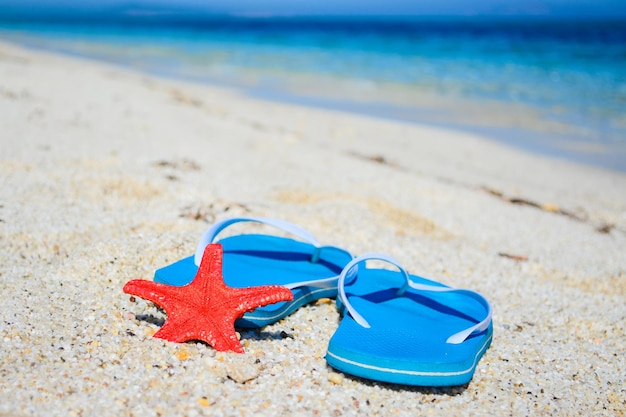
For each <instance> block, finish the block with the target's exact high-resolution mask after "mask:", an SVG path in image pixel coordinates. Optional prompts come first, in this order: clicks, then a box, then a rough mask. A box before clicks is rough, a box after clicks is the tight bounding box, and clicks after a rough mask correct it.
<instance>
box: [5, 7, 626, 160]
mask: <svg viewBox="0 0 626 417" xmlns="http://www.w3.org/2000/svg"><path fill="white" fill-rule="evenodd" d="M0 38H1V39H4V40H8V41H12V42H16V43H19V44H22V45H26V46H29V47H34V48H43V49H48V50H53V51H57V52H61V53H67V54H74V55H79V56H86V57H90V58H95V59H101V60H105V61H109V62H113V63H116V64H120V65H124V66H129V67H132V68H136V69H139V70H141V71H146V72H150V73H154V74H159V75H165V76H170V77H178V78H185V79H191V80H195V81H200V82H208V83H218V84H226V85H229V86H234V87H237V88H241V89H243V90H245V91H246V92H248V93H249V94H252V95H256V96H261V97H264V98H270V99H276V100H287V101H293V102H296V103H301V104H306V105H315V106H323V107H330V108H338V109H342V110H347V111H355V112H360V113H367V114H371V115H376V116H379V117H387V118H394V119H400V120H405V121H412V122H420V123H430V124H434V125H442V126H447V127H453V128H457V129H463V130H469V131H474V132H480V133H483V134H486V135H487V136H490V137H492V138H494V139H495V140H499V141H503V142H506V143H507V144H510V145H513V146H518V147H521V148H523V149H526V150H530V151H532V152H539V153H544V154H549V155H553V156H557V157H561V158H567V159H572V160H576V161H581V162H585V163H589V164H594V165H598V166H602V167H605V168H611V169H617V170H621V171H626V22H625V21H621V22H620V21H615V22H607V21H587V22H581V21H575V22H573V21H511V20H509V21H499V22H493V21H488V20H480V21H476V20H474V21H461V20H457V21H446V20H436V21H435V20H418V21H411V20H401V21H385V20H375V21H372V20H370V21H357V20H345V19H344V20H341V19H326V20H319V19H318V20H302V19H300V20H295V19H291V20H290V19H281V20H267V19H265V20H258V19H257V20H237V19H226V20H217V19H213V20H212V19H197V20H186V21H152V22H148V23H146V22H137V21H133V22H127V21H116V20H106V21H99V22H95V21H90V22H81V21H76V20H73V21H64V22H59V21H55V22H52V21H39V22H36V23H33V22H23V21H4V22H1V21H0Z"/></svg>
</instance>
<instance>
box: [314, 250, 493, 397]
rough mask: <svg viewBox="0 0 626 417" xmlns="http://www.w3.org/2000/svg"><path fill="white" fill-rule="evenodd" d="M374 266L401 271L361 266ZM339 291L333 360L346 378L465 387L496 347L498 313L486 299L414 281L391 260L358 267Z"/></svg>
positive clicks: (348, 270)
mask: <svg viewBox="0 0 626 417" xmlns="http://www.w3.org/2000/svg"><path fill="white" fill-rule="evenodd" d="M367 260H379V261H384V262H387V263H390V264H392V265H394V266H395V267H397V268H398V270H399V271H391V270H387V269H374V268H366V267H365V265H360V264H362V263H364V262H365V261H367ZM338 286H339V290H338V292H339V294H338V297H337V304H338V306H339V309H340V311H342V314H343V318H342V320H341V322H340V324H339V327H338V329H337V330H336V332H335V333H334V334H333V336H332V337H331V339H330V342H329V345H328V352H327V354H326V360H327V362H328V364H329V365H331V366H332V367H333V368H335V369H337V370H339V371H342V372H345V373H347V374H351V375H355V376H358V377H362V378H367V379H371V380H376V381H382V382H388V383H395V384H405V385H417V386H456V385H463V384H466V383H468V382H469V381H470V380H471V379H472V377H473V375H474V371H475V369H476V365H477V364H478V361H479V360H480V358H481V357H482V356H483V354H484V353H485V351H486V350H487V349H488V348H489V346H490V344H491V340H492V335H493V325H492V322H491V315H492V310H491V306H490V305H489V302H488V301H487V300H486V299H485V298H484V297H483V296H482V295H481V294H479V293H477V292H475V291H471V290H466V289H456V288H450V287H447V286H445V285H443V284H440V283H438V282H435V281H431V280H428V279H425V278H422V277H418V276H415V275H409V274H408V272H406V270H404V268H402V266H401V265H400V264H399V262H398V261H396V260H395V259H393V258H392V257H390V256H387V255H383V254H375V253H374V254H366V255H362V256H359V257H357V258H355V259H353V260H352V261H350V263H348V264H347V265H346V267H345V268H344V270H343V271H342V273H341V276H340V277H339V282H338Z"/></svg>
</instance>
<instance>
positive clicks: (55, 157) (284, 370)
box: [0, 43, 626, 416]
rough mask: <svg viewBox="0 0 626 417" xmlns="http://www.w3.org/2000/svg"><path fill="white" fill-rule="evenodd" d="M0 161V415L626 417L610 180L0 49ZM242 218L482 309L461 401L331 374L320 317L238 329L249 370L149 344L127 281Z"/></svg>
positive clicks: (331, 324) (455, 395)
mask: <svg viewBox="0 0 626 417" xmlns="http://www.w3.org/2000/svg"><path fill="white" fill-rule="evenodd" d="M0 145H1V151H0V184H1V186H0V285H1V289H2V308H1V309H0V352H1V357H0V416H31V415H34V416H48V415H59V416H68V415H84V416H105V415H111V416H122V415H137V416H150V415H189V416H192V415H216V416H217V415H244V416H248V415H268V416H276V415H282V414H285V415H287V414H289V415H333V416H334V415H344V416H349V415H357V414H358V415H381V416H383V415H384V416H388V415H422V414H424V415H445V416H449V415H459V414H463V415H624V413H625V410H626V400H625V398H626V392H625V391H626V388H625V386H626V382H625V379H624V375H625V374H626V359H625V356H626V355H625V354H626V351H625V349H626V336H625V334H626V328H625V327H626V324H625V323H626V255H625V254H626V175H624V174H620V173H614V172H608V171H603V170H599V169H594V168H588V167H583V166H578V165H574V164H571V163H568V162H563V161H558V160H552V159H548V158H543V157H539V156H534V155H529V154H525V153H523V152H521V151H518V150H512V149H509V148H506V147H503V146H500V145H498V144H494V143H492V142H489V141H486V140H483V139H481V138H479V137H475V136H469V135H465V134H461V133H457V132H451V131H446V130H440V129H432V128H426V127H420V126H414V125H409V124H402V123H396V122H390V121H384V120H375V119H372V118H365V117H358V116H354V115H348V114H342V113H338V112H331V111H323V110H317V109H309V108H303V107H296V106H290V105H285V104H277V103H268V102H262V101H259V100H253V99H249V98H246V97H242V96H240V95H238V94H236V93H234V92H232V91H229V90H226V89H219V88H212V87H207V86H199V85H192V84H184V83H181V82H173V81H167V80H160V79H156V78H153V77H149V76H146V75H141V74H136V73H132V72H128V71H125V70H122V69H118V68H114V67H109V66H105V65H103V64H99V63H92V62H86V61H80V60H76V59H69V58H65V57H58V56H54V55H50V54H45V53H40V52H32V51H26V50H23V49H20V48H18V47H15V46H11V45H8V44H4V43H0ZM373 159H375V160H378V161H381V160H382V161H383V162H384V163H380V162H376V161H375V160H373ZM496 192H500V193H502V195H501V196H500V197H498V196H496V195H494V193H496ZM512 198H520V199H523V201H526V202H527V203H533V204H535V205H537V206H540V207H536V206H533V205H529V204H513V203H511V201H510V199H512ZM559 210H561V211H564V212H566V213H570V214H571V216H568V215H565V214H563V213H562V212H561V213H559V212H558V211H559ZM241 214H246V215H255V216H270V217H278V218H282V219H286V220H289V221H292V222H294V223H297V224H300V225H302V226H303V227H305V228H307V229H309V230H310V231H311V232H313V233H314V234H315V235H316V236H317V237H318V238H319V240H320V241H322V242H324V243H327V244H335V245H340V246H343V247H345V248H347V249H349V250H350V251H352V252H353V253H355V254H360V253H364V252H370V251H383V252H387V253H389V254H391V255H393V256H395V257H396V258H398V259H400V260H401V261H402V262H403V263H404V264H405V265H406V266H407V267H408V268H409V270H410V271H412V272H413V273H416V274H420V275H423V276H426V277H430V278H433V279H436V280H439V281H441V282H444V283H446V284H448V285H453V286H463V287H468V288H472V289H475V290H478V291H480V292H482V293H483V294H485V295H486V296H487V298H488V299H489V300H490V301H491V302H492V304H493V307H494V309H495V313H494V342H493V345H492V347H491V348H490V349H489V351H488V352H487V353H486V355H485V356H484V358H483V359H482V360H481V362H480V363H479V365H478V368H477V371H476V375H475V377H474V379H473V380H472V382H471V383H470V384H469V385H468V386H465V387H456V388H451V389H431V388H408V387H403V386H393V385H384V384H378V383H373V382H368V381H363V380H359V379H357V378H352V377H349V376H343V375H338V374H336V373H334V372H333V371H332V369H331V368H329V367H328V366H327V365H326V362H325V360H324V354H325V351H326V346H327V343H328V340H329V338H330V336H331V335H332V333H333V331H334V329H335V328H336V326H337V323H338V320H339V315H338V313H337V311H336V309H335V307H334V304H321V305H317V306H311V307H307V308H303V309H300V310H299V311H298V312H296V313H295V314H293V315H292V316H290V317H288V318H287V319H285V320H283V321H282V322H280V323H277V324H275V325H272V326H269V327H267V328H265V329H264V330H263V332H261V333H260V335H256V334H255V333H254V332H244V333H243V334H242V336H243V339H244V340H243V343H244V347H245V349H246V351H247V354H246V355H236V354H220V353H218V354H216V353H215V351H214V350H213V349H212V348H210V347H207V346H206V345H203V344H174V343H169V342H165V341H162V340H158V339H154V338H152V337H151V335H152V334H153V333H154V332H155V330H156V329H157V328H158V327H157V326H156V325H155V324H151V323H148V322H146V321H139V320H134V319H132V318H133V314H137V315H141V314H153V315H155V316H156V317H160V318H163V317H164V316H163V314H162V313H160V312H159V311H157V310H156V309H155V308H154V307H153V306H152V305H151V304H150V303H146V302H144V301H143V300H138V301H137V302H136V303H132V302H130V301H129V297H128V296H127V295H126V294H124V293H122V291H121V288H122V286H123V285H124V283H125V282H126V281H128V280H130V279H133V278H137V277H143V278H146V279H151V278H152V274H153V271H154V270H155V269H156V268H159V267H161V266H164V265H166V264H168V263H170V262H172V261H174V260H177V259H179V258H181V257H183V256H187V255H189V254H191V253H192V251H193V250H194V247H195V244H196V241H197V239H198V238H199V236H200V235H201V233H202V232H203V231H204V229H205V228H206V227H207V226H208V225H209V223H210V222H212V221H214V219H221V218H225V217H229V216H232V215H241ZM574 217H576V218H574ZM602 228H604V230H603V231H604V232H602V231H599V229H602ZM268 232H269V230H268ZM500 253H503V254H508V255H514V256H519V257H522V258H521V260H520V259H518V260H516V259H510V258H508V257H504V256H501V255H499V254H500ZM131 313H132V314H131ZM281 331H285V332H287V333H288V334H289V335H291V336H293V338H291V337H287V338H281V337H280V333H281ZM255 362H256V363H255ZM237 372H244V373H249V375H251V377H252V379H251V380H250V381H249V382H247V383H245V384H244V383H240V382H237V381H235V380H234V379H237V378H236V373H237ZM341 376H343V378H341Z"/></svg>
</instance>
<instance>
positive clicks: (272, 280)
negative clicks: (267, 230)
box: [154, 217, 353, 328]
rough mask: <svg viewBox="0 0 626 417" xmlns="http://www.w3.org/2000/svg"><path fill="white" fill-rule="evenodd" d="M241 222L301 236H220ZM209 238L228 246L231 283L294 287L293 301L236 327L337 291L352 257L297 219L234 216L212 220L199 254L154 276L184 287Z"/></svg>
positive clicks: (226, 271) (266, 320)
mask: <svg viewBox="0 0 626 417" xmlns="http://www.w3.org/2000/svg"><path fill="white" fill-rule="evenodd" d="M241 222H254V223H262V224H265V225H269V226H273V227H275V228H278V229H281V230H282V231H285V232H287V233H289V234H291V235H293V236H295V237H298V238H300V239H301V240H295V239H291V238H287V237H281V236H272V235H265V234H240V235H235V236H230V237H225V238H223V239H220V240H216V239H217V237H218V235H219V234H220V232H222V231H223V230H224V229H226V228H227V227H230V226H232V225H234V224H236V223H241ZM209 243H220V244H221V245H222V247H223V249H224V257H223V263H222V268H223V269H222V274H223V276H224V282H225V283H226V284H227V285H229V286H231V287H239V288H242V287H251V286H258V285H283V286H285V287H287V288H289V289H291V290H292V292H293V294H294V299H293V301H291V302H282V303H276V304H271V305H268V306H265V307H259V308H257V309H256V310H254V311H253V312H249V313H246V314H245V315H244V316H243V317H242V318H241V319H238V320H237V321H236V323H235V324H236V326H238V327H243V328H258V327H262V326H266V325H268V324H271V323H274V322H276V321H278V320H280V319H282V318H284V317H286V316H287V315H289V314H291V313H293V312H294V311H295V310H296V309H298V308H299V307H301V306H303V305H305V304H308V303H311V302H313V301H316V300H318V299H320V298H326V297H328V298H333V297H335V296H336V295H337V280H338V278H339V274H340V273H341V271H342V270H343V268H344V266H346V264H348V263H349V262H350V260H351V259H352V258H353V257H352V255H351V254H350V253H349V252H347V251H346V250H344V249H341V248H338V247H335V246H322V245H321V244H320V243H319V242H318V241H317V239H315V237H314V236H313V235H312V234H311V233H309V232H308V231H306V230H304V229H303V228H301V227H299V226H296V225H294V224H292V223H288V222H286V221H283V220H278V219H270V218H256V217H236V218H230V219H226V220H223V221H220V222H218V223H215V224H214V225H212V226H211V227H210V228H209V229H208V230H207V231H206V232H205V233H204V235H203V236H202V238H201V239H200V241H199V243H198V246H197V248H196V253H195V255H192V256H189V257H186V258H184V259H181V260H179V261H177V262H175V263H173V264H171V265H169V266H166V267H164V268H161V269H158V270H157V271H156V272H155V273H154V281H156V282H160V283H162V284H168V285H176V286H183V285H186V284H189V283H190V282H191V281H192V280H193V279H194V277H195V276H196V273H197V272H198V265H199V264H200V261H201V260H202V254H203V253H204V248H205V247H206V246H207V245H208V244H209Z"/></svg>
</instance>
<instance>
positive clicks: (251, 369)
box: [227, 362, 261, 384]
mask: <svg viewBox="0 0 626 417" xmlns="http://www.w3.org/2000/svg"><path fill="white" fill-rule="evenodd" d="M260 373H261V369H260V367H259V366H258V365H257V364H253V363H245V362H235V363H231V364H229V365H228V369H227V375H228V377H229V378H230V379H232V380H233V381H235V382H237V383H239V384H243V383H246V382H248V381H251V380H253V379H255V378H256V377H258V376H259V374H260Z"/></svg>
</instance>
